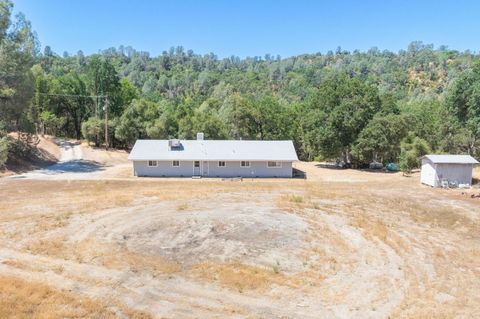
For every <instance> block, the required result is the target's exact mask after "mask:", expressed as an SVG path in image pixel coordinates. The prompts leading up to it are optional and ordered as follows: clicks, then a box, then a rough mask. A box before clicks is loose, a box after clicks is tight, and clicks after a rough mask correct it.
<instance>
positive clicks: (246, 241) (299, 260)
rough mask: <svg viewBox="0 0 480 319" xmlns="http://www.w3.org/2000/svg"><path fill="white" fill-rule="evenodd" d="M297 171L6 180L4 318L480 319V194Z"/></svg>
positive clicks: (391, 177)
mask: <svg viewBox="0 0 480 319" xmlns="http://www.w3.org/2000/svg"><path fill="white" fill-rule="evenodd" d="M83 154H85V152H84V153H83ZM118 156H119V158H120V159H119V162H118V163H117V164H114V165H113V164H112V168H114V169H118V172H121V171H126V169H127V166H126V165H125V164H124V162H122V160H121V157H122V156H123V155H118ZM97 158H98V157H97ZM122 165H123V166H122ZM297 167H298V168H300V169H302V170H304V171H306V172H307V176H308V179H307V180H282V179H278V180H271V179H259V180H244V181H243V182H224V181H220V180H217V179H203V180H191V179H183V180H179V179H139V178H129V179H123V180H120V179H109V180H99V179H93V180H74V179H72V180H55V179H48V180H40V179H36V180H31V179H17V180H15V179H10V180H7V179H0V193H1V194H2V204H1V205H0V279H1V283H2V284H1V286H0V287H1V288H0V294H1V296H2V298H1V300H2V301H1V302H2V304H1V306H2V309H6V310H4V313H5V314H6V315H4V316H8V315H9V314H11V313H12V311H13V312H15V313H20V314H24V313H27V314H37V313H40V314H41V313H45V312H46V311H47V310H46V309H60V308H61V309H63V310H64V311H65V312H61V313H59V314H57V313H54V315H52V316H51V317H82V316H87V317H88V316H90V317H95V316H97V317H112V316H113V317H125V316H126V317H135V316H137V317H146V316H151V317H153V318H226V317H228V318H319V317H325V318H388V317H391V318H402V317H403V318H412V317H417V318H425V317H427V318H451V317H458V318H473V317H478V313H480V294H479V293H478V291H480V266H479V265H480V220H479V219H480V199H474V198H470V197H469V196H468V195H466V194H462V191H461V190H450V191H447V190H435V189H431V188H428V187H424V186H421V185H419V183H418V176H413V177H410V178H405V177H402V176H401V174H382V173H369V172H361V171H352V170H330V169H324V168H318V167H316V166H315V164H313V163H299V164H297ZM107 171H108V172H109V174H112V176H113V174H114V172H115V170H113V169H112V170H107ZM471 192H479V190H478V189H476V190H472V191H471ZM4 283H5V284H4ZM12 287H14V288H12ZM16 307H23V308H22V309H20V308H16ZM9 309H10V310H9ZM12 309H13V310H12ZM63 310H62V311H63ZM8 311H10V312H8ZM75 311H76V312H75ZM0 315H2V313H0ZM25 316H28V315H25Z"/></svg>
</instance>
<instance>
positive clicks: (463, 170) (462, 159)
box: [420, 155, 478, 187]
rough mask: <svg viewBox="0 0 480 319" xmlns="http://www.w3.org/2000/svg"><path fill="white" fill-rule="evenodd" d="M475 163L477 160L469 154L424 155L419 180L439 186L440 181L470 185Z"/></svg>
mask: <svg viewBox="0 0 480 319" xmlns="http://www.w3.org/2000/svg"><path fill="white" fill-rule="evenodd" d="M475 164H478V161H477V160H475V159H474V158H473V157H471V156H470V155H425V156H424V157H422V171H421V176H420V180H421V182H422V183H423V184H426V185H430V186H433V187H441V186H442V182H444V183H455V184H456V185H460V184H468V185H471V184H472V171H473V165H475Z"/></svg>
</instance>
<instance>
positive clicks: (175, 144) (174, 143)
mask: <svg viewBox="0 0 480 319" xmlns="http://www.w3.org/2000/svg"><path fill="white" fill-rule="evenodd" d="M181 146H182V143H180V140H178V139H173V140H168V148H169V149H170V150H179V149H180V148H181Z"/></svg>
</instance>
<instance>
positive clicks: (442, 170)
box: [437, 164, 473, 186]
mask: <svg viewBox="0 0 480 319" xmlns="http://www.w3.org/2000/svg"><path fill="white" fill-rule="evenodd" d="M472 168H473V165H472V164H437V177H438V180H439V181H441V180H442V179H446V180H448V181H450V182H456V183H457V184H472ZM438 186H439V185H438Z"/></svg>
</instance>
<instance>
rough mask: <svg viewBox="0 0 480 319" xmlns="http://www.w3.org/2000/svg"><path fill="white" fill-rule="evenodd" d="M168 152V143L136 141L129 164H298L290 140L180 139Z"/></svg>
mask: <svg viewBox="0 0 480 319" xmlns="http://www.w3.org/2000/svg"><path fill="white" fill-rule="evenodd" d="M180 143H181V147H180V149H178V150H171V149H170V148H169V145H168V140H137V141H136V143H135V145H134V146H133V149H132V151H131V152H130V155H129V156H128V159H129V160H131V161H145V160H158V161H162V160H164V161H171V160H180V161H181V160H184V161H197V160H199V161H205V160H206V161H239V160H240V161H298V157H297V153H296V152H295V148H294V146H293V143H292V141H245V140H241V141H235V140H180Z"/></svg>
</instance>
